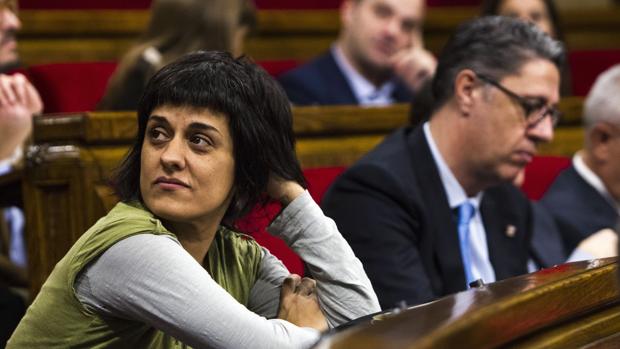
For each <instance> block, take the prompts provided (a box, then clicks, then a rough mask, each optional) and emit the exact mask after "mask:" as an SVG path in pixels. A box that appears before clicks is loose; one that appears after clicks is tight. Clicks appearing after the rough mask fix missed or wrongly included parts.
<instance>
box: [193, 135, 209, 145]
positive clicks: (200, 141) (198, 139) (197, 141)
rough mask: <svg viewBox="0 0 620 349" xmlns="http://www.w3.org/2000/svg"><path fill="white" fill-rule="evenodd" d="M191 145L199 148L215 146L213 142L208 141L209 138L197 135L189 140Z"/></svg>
mask: <svg viewBox="0 0 620 349" xmlns="http://www.w3.org/2000/svg"><path fill="white" fill-rule="evenodd" d="M189 141H190V143H192V144H194V145H196V146H199V147H208V146H211V145H213V144H212V142H211V140H210V139H208V138H207V137H205V136H203V135H195V136H192V137H190V139H189Z"/></svg>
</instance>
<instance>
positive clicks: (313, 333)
mask: <svg viewBox="0 0 620 349" xmlns="http://www.w3.org/2000/svg"><path fill="white" fill-rule="evenodd" d="M291 119H292V118H291V110H290V107H289V103H288V100H287V98H286V95H285V94H284V92H283V91H282V90H281V89H280V87H279V86H278V85H277V84H276V83H275V81H274V80H273V79H272V78H271V77H269V76H268V75H267V73H265V72H264V71H263V70H262V69H261V68H259V67H257V66H256V65H255V64H253V63H251V62H249V61H248V60H247V59H244V58H241V59H234V58H232V57H231V56H230V55H229V54H227V53H220V52H196V53H192V54H189V55H186V56H184V57H182V58H180V59H179V60H177V61H175V62H173V63H171V64H170V65H168V66H165V67H164V68H163V69H162V70H160V71H159V72H158V73H157V74H155V76H154V77H153V78H152V79H151V80H150V82H149V83H148V84H147V87H146V91H145V92H144V94H143V96H142V98H141V101H140V103H139V108H138V126H139V127H138V135H137V138H136V142H135V143H134V145H133V147H132V148H131V150H130V151H129V153H128V155H127V156H126V158H125V159H124V161H123V162H122V164H121V166H120V168H119V170H118V172H117V173H116V176H115V178H114V183H115V186H116V190H117V194H118V195H119V197H120V198H121V202H120V203H118V204H117V205H116V206H115V207H114V208H113V209H112V210H111V211H110V212H109V213H108V214H107V215H106V216H105V217H103V218H101V219H100V220H99V221H98V222H97V223H96V224H95V225H94V226H93V227H91V228H90V229H89V230H88V231H87V232H86V233H85V234H84V235H83V236H82V237H81V238H80V239H79V240H78V241H77V242H76V243H75V245H74V246H73V247H72V248H71V249H70V250H69V252H68V253H67V254H66V255H65V257H64V258H63V259H62V260H61V261H60V262H59V263H58V264H57V265H56V267H55V268H54V271H53V272H52V274H51V275H50V276H49V278H48V279H47V281H46V282H45V284H44V285H43V287H42V289H41V292H40V293H39V294H38V296H37V298H36V299H35V301H34V302H33V303H32V305H31V306H30V308H29V309H28V311H27V313H26V315H25V317H24V318H23V320H22V321H21V323H20V324H19V326H18V328H17V330H16V331H15V332H14V334H13V336H12V338H11V339H10V340H9V343H8V348H67V347H77V348H91V347H97V348H108V347H114V348H130V347H138V348H186V347H187V346H190V347H194V348H307V347H310V346H311V345H312V344H313V343H314V342H315V341H316V340H317V339H318V337H319V334H320V331H321V330H324V329H326V328H328V327H333V326H336V325H339V324H342V323H344V322H346V321H349V320H351V319H354V318H357V317H360V316H362V315H366V314H369V313H373V312H377V311H379V305H378V301H377V298H376V296H375V294H374V292H373V290H372V287H371V285H370V282H369V280H368V278H367V277H366V274H365V273H364V270H363V268H362V265H361V263H360V261H359V260H358V259H357V258H356V257H355V256H354V255H353V252H352V251H351V248H350V247H349V246H348V245H347V243H346V242H345V241H344V239H343V238H342V237H341V236H340V233H339V232H338V230H337V228H336V225H335V224H334V222H333V221H332V220H331V219H329V218H327V217H325V216H324V215H323V213H322V211H321V210H320V208H319V207H318V206H317V204H316V203H314V201H312V198H311V197H310V195H309V194H308V192H307V191H305V190H304V188H303V186H304V179H303V176H302V173H301V169H300V167H299V163H298V161H297V158H296V156H295V149H294V145H295V144H294V137H293V130H292V120H291ZM266 198H271V199H275V200H278V201H280V202H281V204H282V207H283V209H282V211H281V212H280V214H279V215H278V216H277V217H276V218H275V219H274V221H273V222H272V223H271V225H270V226H269V228H268V229H269V231H270V232H271V233H272V234H274V235H276V236H279V237H281V238H282V239H284V240H285V241H286V242H287V243H288V244H289V245H290V246H291V247H292V248H293V250H294V251H295V252H297V253H298V254H299V255H300V256H301V257H302V259H303V260H304V261H305V262H306V264H307V266H308V270H309V272H310V274H311V275H312V277H313V278H314V280H313V279H310V278H301V277H299V276H297V275H289V273H288V271H287V270H286V268H285V267H284V266H283V265H282V263H281V262H280V261H279V260H277V259H276V258H275V257H273V256H272V255H271V254H270V253H269V251H267V250H266V249H264V248H262V247H260V246H259V245H258V244H257V243H256V242H255V241H254V240H252V239H251V238H249V237H247V236H245V235H243V234H241V233H238V232H235V231H233V230H232V229H231V228H230V224H231V222H232V221H233V220H234V219H235V218H237V217H239V216H241V215H243V214H244V213H245V212H247V211H248V210H249V209H250V208H252V207H254V206H255V205H256V204H258V203H260V202H261V201H263V200H265V199H266Z"/></svg>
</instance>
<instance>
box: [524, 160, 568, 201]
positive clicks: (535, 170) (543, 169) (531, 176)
mask: <svg viewBox="0 0 620 349" xmlns="http://www.w3.org/2000/svg"><path fill="white" fill-rule="evenodd" d="M570 164H571V159H570V158H568V157H563V156H537V157H534V160H533V161H532V162H531V163H530V164H529V165H528V166H527V167H526V168H525V181H524V182H523V186H522V187H521V190H523V192H525V195H527V197H528V198H530V199H532V200H538V199H540V198H541V197H542V196H543V195H544V194H545V192H546V191H547V188H549V186H550V185H551V183H553V180H554V179H555V177H557V176H558V174H559V173H560V172H561V171H562V170H563V169H565V168H567V167H569V166H570Z"/></svg>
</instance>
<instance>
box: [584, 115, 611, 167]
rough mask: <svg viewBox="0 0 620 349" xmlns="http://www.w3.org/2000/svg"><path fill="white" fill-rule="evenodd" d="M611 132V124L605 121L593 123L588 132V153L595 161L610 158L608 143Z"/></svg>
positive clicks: (604, 160) (605, 160) (603, 160)
mask: <svg viewBox="0 0 620 349" xmlns="http://www.w3.org/2000/svg"><path fill="white" fill-rule="evenodd" d="M612 133H613V129H612V126H611V125H609V124H607V123H605V122H599V123H597V124H595V125H594V126H593V127H592V128H591V129H590V131H589V132H588V135H587V137H588V142H589V144H590V150H591V151H590V153H591V155H592V157H593V158H594V160H595V161H596V162H607V161H609V160H610V159H609V145H610V142H611V138H612Z"/></svg>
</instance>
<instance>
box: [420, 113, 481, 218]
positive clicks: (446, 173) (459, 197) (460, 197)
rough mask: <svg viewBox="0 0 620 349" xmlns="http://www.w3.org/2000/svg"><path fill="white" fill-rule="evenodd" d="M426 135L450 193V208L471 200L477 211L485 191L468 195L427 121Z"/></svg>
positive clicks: (425, 124)
mask: <svg viewBox="0 0 620 349" xmlns="http://www.w3.org/2000/svg"><path fill="white" fill-rule="evenodd" d="M423 128H424V136H425V137H426V141H427V142H428V146H429V148H431V154H432V155H433V159H434V160H435V164H436V165H437V169H438V170H439V177H440V178H441V183H442V184H443V188H444V189H445V191H446V194H447V195H448V204H449V205H450V208H452V209H453V208H456V207H458V206H460V205H461V204H463V203H464V202H465V201H469V202H470V203H472V204H473V205H474V207H475V208H476V211H478V209H479V208H480V200H481V199H482V195H483V193H484V192H482V191H481V192H479V193H478V194H476V196H474V197H472V198H470V197H467V194H466V193H465V190H464V189H463V187H462V186H461V184H460V183H459V181H458V180H457V179H456V177H454V174H453V173H452V171H451V170H450V168H449V167H448V164H446V161H445V160H444V158H443V156H442V155H441V153H440V152H439V148H437V144H435V140H434V139H433V135H432V133H431V128H430V124H429V123H428V121H427V122H425V123H424V126H423Z"/></svg>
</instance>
